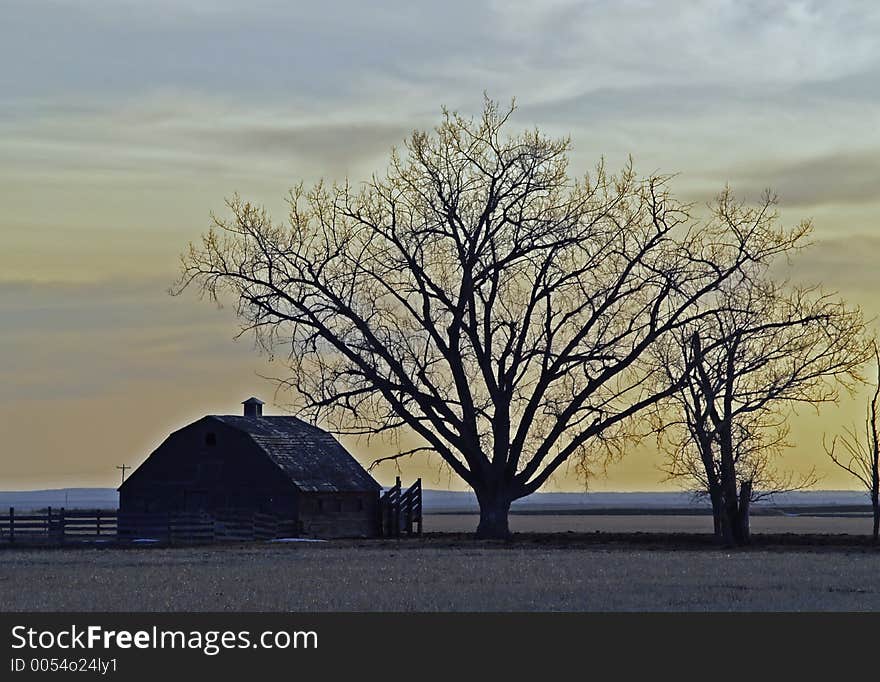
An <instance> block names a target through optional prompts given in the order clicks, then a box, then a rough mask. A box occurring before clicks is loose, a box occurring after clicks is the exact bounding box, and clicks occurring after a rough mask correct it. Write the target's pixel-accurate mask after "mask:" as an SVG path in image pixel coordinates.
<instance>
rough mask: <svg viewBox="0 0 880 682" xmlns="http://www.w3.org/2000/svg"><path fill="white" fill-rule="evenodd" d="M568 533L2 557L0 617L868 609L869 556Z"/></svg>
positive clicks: (851, 549)
mask: <svg viewBox="0 0 880 682" xmlns="http://www.w3.org/2000/svg"><path fill="white" fill-rule="evenodd" d="M525 537H527V536H525ZM569 537H573V538H575V539H574V540H569V539H568V538H566V537H565V536H559V535H555V536H536V537H534V538H532V539H531V540H524V539H519V540H516V541H514V542H512V543H500V542H499V543H479V542H476V541H472V540H468V539H467V538H463V537H461V536H439V535H438V536H426V537H423V538H421V539H403V540H400V541H393V540H388V541H361V542H352V541H348V542H343V541H340V542H329V543H322V544H317V543H316V544H301V543H296V544H286V545H278V544H262V545H246V546H244V545H242V546H211V547H192V548H149V549H146V548H145V549H111V548H104V549H3V550H2V551H0V610H2V611H55V610H60V611H67V610H76V611H91V610H97V611H223V610H232V611H487V610H488V611H607V610H624V611H625V610H640V611H641V610H649V611H667V610H675V611H730V610H745V611H765V610H770V611H797V610H811V611H815V610H846V611H864V610H877V609H880V586H878V582H877V575H878V574H880V551H877V550H874V549H871V548H868V547H859V546H855V545H851V546H846V547H821V546H819V547H812V546H807V547H776V546H768V547H761V546H758V547H753V548H751V549H748V550H740V551H733V552H731V551H724V550H720V549H718V548H715V547H712V546H711V545H706V546H693V547H689V546H688V545H687V544H685V545H681V546H679V547H678V548H669V547H667V546H664V545H663V543H660V544H659V545H658V544H657V543H656V542H653V541H652V542H648V543H644V544H643V546H639V545H638V544H637V543H634V542H631V541H627V540H625V539H624V540H623V541H622V542H620V543H618V545H616V546H615V545H614V544H613V543H612V544H608V543H606V544H603V542H604V541H602V542H598V543H596V541H595V540H594V539H593V538H592V537H591V536H582V537H583V539H582V540H581V541H578V540H577V539H576V538H578V537H580V536H569ZM548 538H549V540H548ZM693 542H694V541H692V543H693ZM591 543H593V544H591Z"/></svg>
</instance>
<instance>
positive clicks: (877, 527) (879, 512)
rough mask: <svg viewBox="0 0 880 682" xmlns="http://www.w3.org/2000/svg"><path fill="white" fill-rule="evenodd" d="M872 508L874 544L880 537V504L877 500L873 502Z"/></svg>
mask: <svg viewBox="0 0 880 682" xmlns="http://www.w3.org/2000/svg"><path fill="white" fill-rule="evenodd" d="M871 502H872V506H873V507H874V533H873V535H872V537H873V539H874V542H877V540H878V535H880V503H878V500H877V499H876V498H875V499H873V500H871Z"/></svg>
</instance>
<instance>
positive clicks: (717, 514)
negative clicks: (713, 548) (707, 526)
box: [709, 486, 724, 542]
mask: <svg viewBox="0 0 880 682" xmlns="http://www.w3.org/2000/svg"><path fill="white" fill-rule="evenodd" d="M709 500H710V501H711V502H712V526H713V532H714V533H715V539H716V540H718V541H719V542H720V541H721V540H722V539H723V538H722V533H721V516H722V514H723V513H724V509H723V508H722V507H723V505H722V502H721V490H719V489H718V487H717V486H712V489H711V490H710V491H709Z"/></svg>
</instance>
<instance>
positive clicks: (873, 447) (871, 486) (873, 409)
mask: <svg viewBox="0 0 880 682" xmlns="http://www.w3.org/2000/svg"><path fill="white" fill-rule="evenodd" d="M872 349H873V352H874V361H875V363H876V364H877V378H876V381H877V383H876V385H875V386H874V392H873V393H872V395H871V400H870V401H869V402H868V409H867V415H866V417H865V427H864V428H865V430H864V436H863V437H860V436H859V434H858V433H857V432H856V429H854V428H852V429H846V431H845V432H844V434H843V435H841V436H835V437H834V438H833V439H832V440H831V444H830V445H829V444H827V443H825V442H823V445H824V447H825V452H827V453H828V456H829V457H830V458H831V461H833V462H834V463H835V464H836V465H837V466H839V467H840V468H841V469H843V470H844V471H847V472H849V473H850V474H852V475H853V476H854V477H855V478H856V479H858V481H859V482H860V483H861V484H862V485H864V486H865V488H866V489H867V492H868V497H869V498H870V499H871V510H872V512H873V517H874V527H873V532H872V537H873V538H874V542H877V541H878V539H880V439H878V435H880V350H878V348H877V344H876V343H874V344H873V346H872ZM838 446H839V447H838Z"/></svg>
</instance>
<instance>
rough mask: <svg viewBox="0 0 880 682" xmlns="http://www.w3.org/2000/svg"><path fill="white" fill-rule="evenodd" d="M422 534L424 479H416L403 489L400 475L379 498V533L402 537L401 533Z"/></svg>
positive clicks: (386, 535)
mask: <svg viewBox="0 0 880 682" xmlns="http://www.w3.org/2000/svg"><path fill="white" fill-rule="evenodd" d="M403 533H405V534H407V535H412V534H413V533H418V534H419V535H421V534H422V479H421V478H418V479H416V482H415V483H413V484H412V485H411V486H410V487H409V488H407V489H406V490H403V489H402V488H401V485H400V477H399V476H398V477H397V480H396V481H395V483H394V486H392V487H391V488H389V489H388V490H386V491H385V493H384V494H383V495H382V497H381V498H380V499H379V534H380V535H381V536H382V537H395V538H396V537H400V535H401V534H403Z"/></svg>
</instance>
